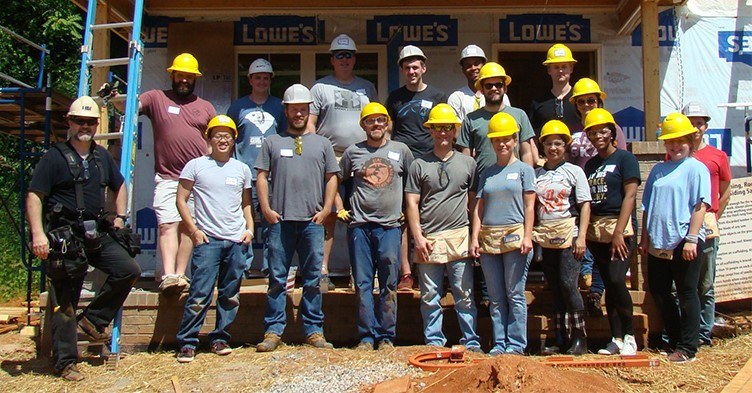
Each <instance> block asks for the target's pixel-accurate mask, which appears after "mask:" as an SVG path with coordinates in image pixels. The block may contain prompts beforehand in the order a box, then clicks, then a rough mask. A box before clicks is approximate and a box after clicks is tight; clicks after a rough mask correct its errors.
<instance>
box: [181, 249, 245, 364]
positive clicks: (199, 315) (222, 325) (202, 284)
mask: <svg viewBox="0 0 752 393" xmlns="http://www.w3.org/2000/svg"><path fill="white" fill-rule="evenodd" d="M242 247H243V244H242V243H236V242H233V241H230V240H221V239H216V238H213V237H209V243H205V244H201V245H198V246H196V247H194V248H193V258H192V259H191V271H192V272H193V274H192V278H191V288H190V289H189V292H188V300H186V301H185V310H184V311H183V320H182V322H180V330H179V331H178V335H177V339H178V343H179V344H180V346H181V347H183V346H190V347H193V348H194V349H195V348H196V347H197V346H198V333H199V331H200V330H201V326H202V325H203V324H204V319H206V313H207V312H208V311H209V306H210V305H211V301H212V297H213V295H214V283H217V322H216V323H215V325H214V330H212V331H211V333H209V342H215V341H224V342H229V341H230V334H229V333H227V328H228V327H229V326H230V324H231V323H232V322H233V321H234V320H235V316H236V315H237V314H238V306H239V305H240V298H239V296H240V295H239V293H240V282H241V280H242V278H243V269H244V268H245V261H244V259H243V253H242Z"/></svg>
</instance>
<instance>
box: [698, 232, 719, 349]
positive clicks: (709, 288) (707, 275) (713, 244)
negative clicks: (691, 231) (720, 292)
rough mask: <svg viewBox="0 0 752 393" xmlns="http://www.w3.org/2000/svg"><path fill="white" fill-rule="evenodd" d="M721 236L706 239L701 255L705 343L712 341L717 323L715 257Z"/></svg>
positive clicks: (701, 331) (702, 336) (701, 298)
mask: <svg viewBox="0 0 752 393" xmlns="http://www.w3.org/2000/svg"><path fill="white" fill-rule="evenodd" d="M719 240H720V239H719V238H715V239H708V240H706V241H705V253H704V254H702V255H701V256H700V258H701V260H702V265H701V266H700V287H699V288H698V290H697V292H698V294H699V295H700V341H701V342H702V343H703V344H710V343H712V341H711V339H710V330H711V329H713V323H715V288H714V285H713V282H714V281H715V259H716V257H717V256H718V245H719V243H720V241H719Z"/></svg>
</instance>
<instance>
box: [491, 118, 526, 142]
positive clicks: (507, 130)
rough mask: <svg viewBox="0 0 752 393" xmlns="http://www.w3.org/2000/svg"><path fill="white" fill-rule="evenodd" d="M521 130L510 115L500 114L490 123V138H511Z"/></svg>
mask: <svg viewBox="0 0 752 393" xmlns="http://www.w3.org/2000/svg"><path fill="white" fill-rule="evenodd" d="M519 130H520V126H519V124H517V120H515V119H514V117H512V115H510V114H509V113H506V112H499V113H497V114H495V115H493V117H492V118H491V120H489V121H488V135H487V136H488V138H499V137H502V136H511V135H514V134H516V133H517V132H518V131H519Z"/></svg>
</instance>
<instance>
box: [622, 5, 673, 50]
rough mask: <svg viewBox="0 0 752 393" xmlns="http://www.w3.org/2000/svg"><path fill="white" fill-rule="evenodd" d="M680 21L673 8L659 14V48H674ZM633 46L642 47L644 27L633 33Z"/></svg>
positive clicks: (638, 27) (640, 26) (639, 27)
mask: <svg viewBox="0 0 752 393" xmlns="http://www.w3.org/2000/svg"><path fill="white" fill-rule="evenodd" d="M677 23H678V20H677V19H676V12H675V11H674V9H673V8H670V9H667V10H665V11H662V12H660V13H659V14H658V46H674V43H675V41H676V29H677ZM632 46H642V25H639V26H637V28H636V29H635V30H634V31H633V32H632Z"/></svg>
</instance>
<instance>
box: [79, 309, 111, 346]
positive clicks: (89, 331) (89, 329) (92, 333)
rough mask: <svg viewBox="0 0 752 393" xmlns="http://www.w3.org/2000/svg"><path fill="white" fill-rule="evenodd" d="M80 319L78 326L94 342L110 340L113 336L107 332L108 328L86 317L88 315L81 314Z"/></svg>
mask: <svg viewBox="0 0 752 393" xmlns="http://www.w3.org/2000/svg"><path fill="white" fill-rule="evenodd" d="M79 318H80V319H79V320H78V327H79V328H80V329H81V331H82V332H84V334H86V335H87V336H88V337H89V339H90V340H91V341H92V342H105V341H107V340H109V339H110V338H111V337H112V336H111V335H110V334H109V333H107V329H106V328H105V329H100V328H98V327H97V326H96V325H94V324H93V323H91V321H90V320H89V318H86V316H83V315H82V316H80V317H79Z"/></svg>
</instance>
